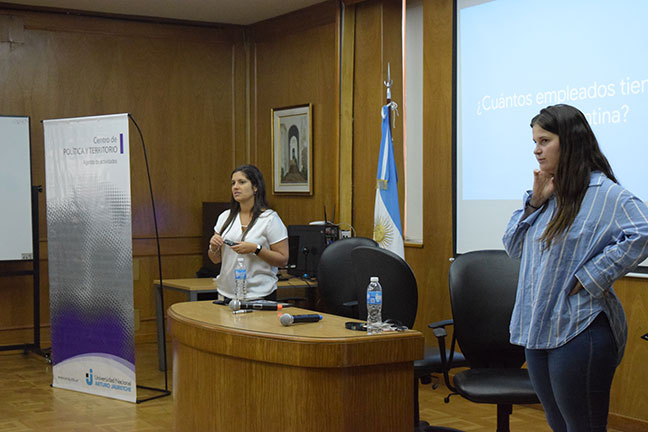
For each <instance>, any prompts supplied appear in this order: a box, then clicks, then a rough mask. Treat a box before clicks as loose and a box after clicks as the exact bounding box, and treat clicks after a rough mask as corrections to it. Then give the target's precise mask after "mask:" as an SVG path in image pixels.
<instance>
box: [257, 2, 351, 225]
mask: <svg viewBox="0 0 648 432" xmlns="http://www.w3.org/2000/svg"><path fill="white" fill-rule="evenodd" d="M327 4H328V3H326V4H325V5H327ZM307 16H311V15H307ZM295 17H298V18H304V19H306V18H305V17H304V15H301V14H298V15H292V14H291V15H287V16H285V17H282V19H281V20H273V21H272V23H271V24H272V26H269V25H266V24H264V25H263V26H261V27H253V28H252V31H251V39H252V43H253V50H254V62H253V64H252V65H251V66H250V68H251V71H252V72H251V73H252V75H253V76H252V84H251V88H252V89H253V90H254V94H253V95H252V96H251V100H252V102H251V105H252V106H253V115H252V118H253V122H254V123H253V124H252V125H251V127H252V128H253V130H252V131H251V136H253V137H254V139H253V144H252V146H253V150H252V154H254V155H256V157H255V158H254V159H253V160H252V162H253V163H255V164H256V165H258V167H259V168H260V169H261V171H262V172H263V174H264V176H265V178H266V183H267V185H268V189H269V192H268V198H269V200H270V204H271V205H272V206H273V208H275V209H276V210H277V211H278V212H279V214H280V215H281V218H282V219H283V221H284V223H285V224H286V225H289V224H304V223H308V222H309V221H313V220H321V219H322V218H323V207H324V205H326V207H327V211H328V212H329V214H331V213H332V211H333V207H334V206H335V203H336V197H337V176H338V164H337V155H338V153H337V152H338V150H337V146H338V141H339V140H338V138H339V137H338V126H337V123H338V114H337V113H338V108H337V107H338V94H339V90H338V87H337V82H338V81H337V71H338V69H337V68H338V66H337V65H338V60H337V55H338V48H337V43H338V41H337V25H336V15H335V14H329V15H326V17H327V19H326V21H325V22H324V23H322V19H321V17H320V16H317V17H315V18H313V20H312V21H309V22H308V23H310V25H307V24H308V23H304V22H299V23H297V22H294V21H293V20H294V19H295ZM294 28H298V29H299V31H295V30H294ZM282 29H286V31H285V32H284V31H283V30H282ZM291 29H293V30H291ZM308 103H310V104H312V109H313V111H312V133H313V136H312V144H313V195H312V196H304V195H302V196H296V195H272V142H271V136H270V135H271V118H270V112H271V109H272V108H280V107H287V106H294V105H304V104H308Z"/></svg>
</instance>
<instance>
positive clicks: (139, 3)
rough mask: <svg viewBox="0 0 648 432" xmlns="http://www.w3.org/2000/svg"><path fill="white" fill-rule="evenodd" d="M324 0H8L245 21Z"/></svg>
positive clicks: (78, 8)
mask: <svg viewBox="0 0 648 432" xmlns="http://www.w3.org/2000/svg"><path fill="white" fill-rule="evenodd" d="M323 1H324V0H8V1H7V2H6V3H5V4H9V3H13V4H18V5H24V6H38V7H45V8H56V9H67V10H75V11H85V12H99V13H106V14H118V15H131V16H142V17H155V18H166V19H178V20H187V21H200V22H209V23H220V24H239V25H249V24H254V23H256V22H259V21H263V20H266V19H269V18H274V17H277V16H280V15H283V14H286V13H288V12H293V11H296V10H299V9H303V8H305V7H308V6H312V5H314V4H317V3H321V2H323Z"/></svg>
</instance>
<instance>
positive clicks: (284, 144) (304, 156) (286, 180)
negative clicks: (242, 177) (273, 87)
mask: <svg viewBox="0 0 648 432" xmlns="http://www.w3.org/2000/svg"><path fill="white" fill-rule="evenodd" d="M312 112H313V110H312V105H311V104H306V105H298V106H290V107H283V108H272V109H271V112H270V114H271V119H272V131H271V132H272V193H273V194H299V195H301V194H304V195H312V194H313V145H312V144H313V141H312Z"/></svg>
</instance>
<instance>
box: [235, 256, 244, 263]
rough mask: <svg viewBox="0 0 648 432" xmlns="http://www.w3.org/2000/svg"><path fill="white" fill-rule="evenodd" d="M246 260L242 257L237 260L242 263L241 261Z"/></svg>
mask: <svg viewBox="0 0 648 432" xmlns="http://www.w3.org/2000/svg"><path fill="white" fill-rule="evenodd" d="M244 259H245V258H243V257H242V256H239V257H237V258H236V261H239V262H241V261H243V260H244Z"/></svg>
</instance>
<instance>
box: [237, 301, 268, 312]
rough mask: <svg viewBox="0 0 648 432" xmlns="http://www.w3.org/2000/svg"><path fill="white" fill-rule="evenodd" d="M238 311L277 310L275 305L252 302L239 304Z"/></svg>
mask: <svg viewBox="0 0 648 432" xmlns="http://www.w3.org/2000/svg"><path fill="white" fill-rule="evenodd" d="M239 307H240V309H252V310H277V304H276V303H254V302H251V303H249V302H241V305H240V306H239Z"/></svg>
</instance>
